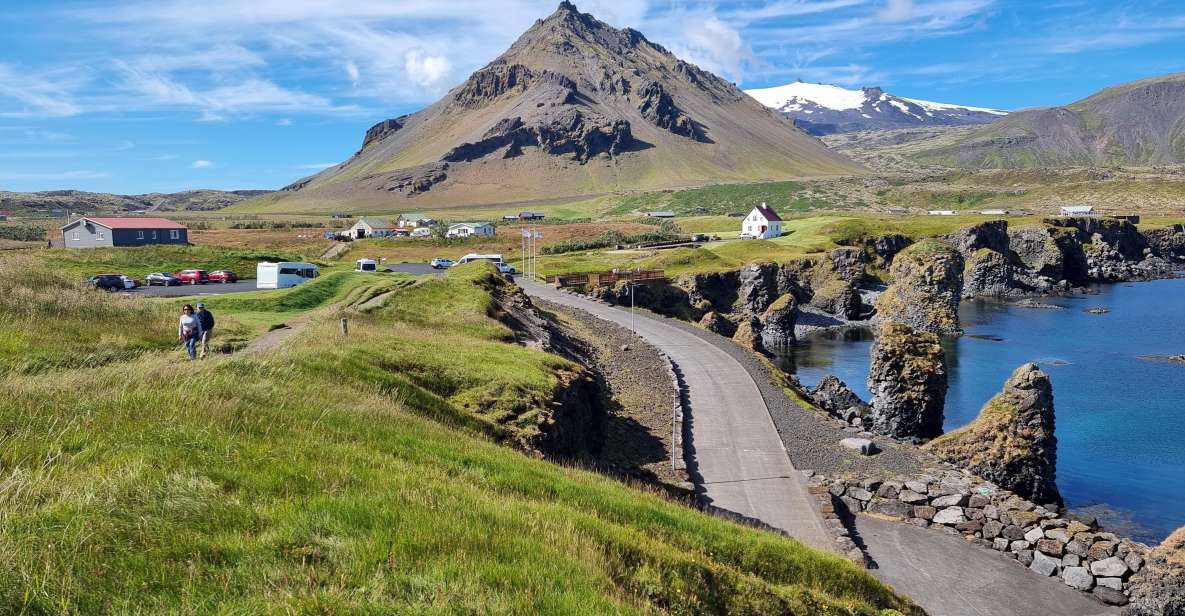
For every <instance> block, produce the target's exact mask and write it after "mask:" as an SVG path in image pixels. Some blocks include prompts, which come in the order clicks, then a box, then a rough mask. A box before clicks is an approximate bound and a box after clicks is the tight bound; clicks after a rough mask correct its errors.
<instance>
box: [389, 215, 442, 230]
mask: <svg viewBox="0 0 1185 616" xmlns="http://www.w3.org/2000/svg"><path fill="white" fill-rule="evenodd" d="M434 224H436V221H435V220H432V219H431V218H428V217H427V216H424V215H423V214H400V215H399V218H396V219H395V226H397V227H399V228H400V229H419V228H421V227H431V226H432V225H434Z"/></svg>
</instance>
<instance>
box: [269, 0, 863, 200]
mask: <svg viewBox="0 0 1185 616" xmlns="http://www.w3.org/2000/svg"><path fill="white" fill-rule="evenodd" d="M861 171H862V169H861V168H860V167H859V166H858V165H856V164H855V163H852V162H851V161H849V160H848V159H846V158H845V157H843V156H841V155H839V154H836V153H834V152H832V151H831V150H829V149H827V147H826V146H824V145H823V144H822V143H820V142H819V141H818V140H816V139H814V138H813V137H811V136H810V135H807V134H806V133H804V132H802V131H800V130H798V129H797V128H795V127H794V125H793V123H792V122H791V121H789V120H787V119H786V118H784V117H782V116H780V115H779V114H776V113H774V112H771V111H770V110H768V109H766V108H765V107H763V106H761V105H760V104H759V103H757V102H756V101H755V100H753V99H752V98H750V97H748V96H746V95H745V94H744V93H743V92H741V91H740V90H739V89H737V88H736V86H734V85H733V84H731V83H729V82H727V81H725V80H723V79H721V78H719V77H717V76H715V75H713V74H711V73H709V72H707V71H704V70H702V69H700V68H698V67H696V66H694V65H692V64H689V63H687V62H684V61H682V60H680V59H678V58H676V57H675V56H674V55H673V54H671V53H670V52H669V51H667V50H666V49H664V48H662V47H661V46H659V45H656V44H654V43H652V42H650V41H649V40H647V39H646V37H645V36H643V35H642V34H641V33H639V32H637V31H635V30H631V29H628V28H627V29H623V30H619V29H616V28H613V27H610V26H608V25H606V24H604V23H602V22H600V21H598V20H596V19H595V18H593V17H592V16H591V15H588V14H585V13H581V12H579V11H578V10H577V9H576V7H575V6H573V5H572V4H571V3H568V2H562V3H560V5H559V8H558V9H557V10H556V11H555V12H554V13H553V14H552V15H550V16H549V17H547V18H546V19H543V20H539V21H537V22H535V24H534V25H533V26H532V27H531V28H530V29H529V30H527V31H526V33H524V34H523V35H522V36H521V37H520V38H519V39H518V40H517V41H516V42H515V43H514V44H513V45H511V47H510V49H509V50H507V51H506V52H505V53H504V54H502V55H501V56H499V57H498V58H497V59H495V60H494V61H493V62H490V63H489V64H487V65H486V66H485V67H483V68H481V69H479V70H478V71H477V72H475V73H473V74H472V75H471V76H470V77H469V78H468V79H467V80H466V81H465V82H464V83H463V84H461V85H460V86H458V87H456V88H454V89H453V90H451V91H450V92H449V93H448V94H447V95H445V96H444V98H442V99H440V100H439V101H437V102H436V103H434V104H433V105H431V106H429V107H427V108H425V109H423V110H420V111H418V112H416V113H413V114H410V115H406V116H401V117H398V118H394V119H389V120H384V121H382V122H379V123H378V124H376V125H374V126H373V127H372V128H371V129H370V130H368V131H367V132H366V135H365V138H364V139H363V141H362V147H361V149H359V151H358V152H357V153H356V154H355V155H354V156H353V157H352V158H350V159H349V160H347V161H345V162H343V163H341V164H340V165H337V166H336V167H332V168H330V169H327V170H325V171H323V172H321V173H319V174H317V175H314V176H311V177H308V178H305V179H303V180H300V181H299V182H296V183H295V184H293V185H291V186H289V187H288V188H287V189H286V191H287V194H285V195H283V196H282V197H281V198H279V199H276V200H275V201H273V202H271V203H269V204H268V206H267V207H269V208H274V209H279V210H283V209H288V210H293V211H295V210H299V209H310V208H312V209H323V208H326V207H333V205H332V204H335V203H343V202H349V203H350V205H351V207H352V208H354V209H358V207H357V206H359V205H361V206H362V207H363V208H370V209H380V208H388V209H397V208H403V207H408V206H420V205H426V204H428V205H438V206H448V205H460V204H478V203H507V202H514V201H523V200H534V199H553V198H557V199H558V198H564V197H571V196H579V195H594V194H600V193H606V192H610V191H617V190H626V189H630V190H633V189H656V188H668V187H679V186H688V185H697V184H703V183H708V182H730V181H732V182H739V181H754V180H765V179H771V180H772V179H784V178H792V177H805V176H823V175H837V174H852V173H859V172H861ZM301 202H303V205H302V204H301Z"/></svg>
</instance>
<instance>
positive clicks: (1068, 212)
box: [1061, 205, 1094, 216]
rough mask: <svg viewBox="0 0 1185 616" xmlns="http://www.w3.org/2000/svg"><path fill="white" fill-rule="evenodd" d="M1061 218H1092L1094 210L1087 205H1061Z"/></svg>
mask: <svg viewBox="0 0 1185 616" xmlns="http://www.w3.org/2000/svg"><path fill="white" fill-rule="evenodd" d="M1061 211H1062V216H1093V215H1094V208H1093V207H1091V206H1089V205H1063V206H1062V210H1061Z"/></svg>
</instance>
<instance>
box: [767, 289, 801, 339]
mask: <svg viewBox="0 0 1185 616" xmlns="http://www.w3.org/2000/svg"><path fill="white" fill-rule="evenodd" d="M797 321H798V301H797V300H796V299H794V295H793V294H791V293H787V294H785V295H783V296H781V297H779V298H778V299H777V300H775V301H774V303H772V304H770V305H769V308H766V310H765V313H763V314H762V315H761V344H762V346H763V347H764V348H765V349H767V350H772V349H785V348H787V347H789V346H791V345H793V344H794V325H795V323H796V322H797Z"/></svg>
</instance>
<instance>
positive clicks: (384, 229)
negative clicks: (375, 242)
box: [344, 218, 395, 240]
mask: <svg viewBox="0 0 1185 616" xmlns="http://www.w3.org/2000/svg"><path fill="white" fill-rule="evenodd" d="M394 232H395V225H393V224H391V221H389V220H387V219H385V218H359V219H358V222H356V223H354V226H352V227H350V228H349V229H346V231H345V233H344V235H346V236H348V237H349V238H351V239H355V240H360V239H362V238H366V237H386V236H388V235H392V234H394Z"/></svg>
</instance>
